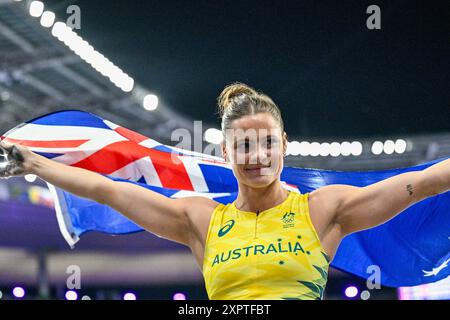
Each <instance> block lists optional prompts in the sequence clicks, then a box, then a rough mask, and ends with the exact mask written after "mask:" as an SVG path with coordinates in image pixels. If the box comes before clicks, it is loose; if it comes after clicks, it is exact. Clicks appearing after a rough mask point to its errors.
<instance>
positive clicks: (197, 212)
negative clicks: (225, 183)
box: [180, 196, 220, 217]
mask: <svg viewBox="0 0 450 320" xmlns="http://www.w3.org/2000/svg"><path fill="white" fill-rule="evenodd" d="M182 199H183V201H185V205H186V213H187V215H188V216H189V217H198V216H202V215H209V214H211V213H212V212H213V211H214V209H215V208H216V207H217V206H218V205H219V204H220V203H219V202H217V201H215V200H212V199H209V198H205V197H200V196H195V197H187V198H182ZM180 200H181V199H180Z"/></svg>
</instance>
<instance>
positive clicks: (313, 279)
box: [0, 83, 450, 299]
mask: <svg viewBox="0 0 450 320" xmlns="http://www.w3.org/2000/svg"><path fill="white" fill-rule="evenodd" d="M218 104H219V111H220V114H221V116H222V131H223V135H224V137H223V138H224V139H223V142H222V143H221V148H222V153H223V157H224V159H225V160H226V161H227V162H230V163H231V165H232V169H233V173H234V175H235V176H236V179H237V182H238V187H239V190H238V191H239V192H238V196H237V198H236V200H235V201H234V202H233V203H230V204H227V205H223V204H220V203H218V202H216V201H214V200H211V199H207V198H203V197H187V198H181V199H170V198H167V197H165V196H163V195H161V194H158V193H156V192H153V191H150V190H147V189H145V188H142V187H139V186H136V185H133V184H130V183H126V182H116V181H112V180H110V179H108V178H106V177H103V176H101V175H99V174H96V173H94V172H90V171H87V170H84V169H80V168H76V167H70V166H66V165H64V164H61V163H57V162H55V161H52V160H49V159H47V158H45V157H42V156H40V155H38V154H36V153H33V152H31V150H29V149H28V148H26V147H24V146H20V145H9V144H8V145H7V144H5V143H2V144H1V147H2V151H3V156H4V157H5V158H6V157H7V158H8V159H9V161H8V162H3V164H2V165H1V164H0V177H3V178H7V177H10V176H17V175H25V174H34V175H37V176H39V177H40V178H41V179H43V180H45V181H47V182H49V183H51V184H53V185H55V186H58V187H59V188H62V189H64V190H66V191H68V192H70V193H73V194H75V195H78V196H80V197H84V198H89V199H91V200H94V201H96V202H99V203H102V204H105V205H108V206H110V207H111V208H113V209H115V210H117V211H118V212H121V213H122V214H123V215H125V216H126V217H128V218H129V219H130V220H132V221H134V222H135V223H136V224H138V225H140V226H141V227H143V228H144V229H146V230H148V231H149V232H151V233H154V234H156V235H158V236H160V237H163V238H166V239H169V240H172V241H175V242H178V243H181V244H184V245H186V246H188V247H189V248H190V249H191V251H192V253H193V255H194V257H195V259H196V261H197V263H198V265H199V266H200V269H201V270H202V273H203V276H204V280H205V285H206V290H207V293H208V297H209V298H210V299H321V298H322V295H323V291H324V288H325V285H326V280H327V274H328V266H329V264H330V261H331V260H332V259H333V256H334V254H335V252H336V250H337V247H338V245H339V243H340V242H341V240H342V238H343V237H345V236H346V235H348V234H350V233H353V232H356V231H360V230H364V229H368V228H372V227H375V226H378V225H380V224H382V223H384V222H386V221H388V220H389V219H391V218H393V217H394V216H395V215H397V214H398V213H400V212H401V211H403V210H405V209H406V208H407V207H409V206H411V205H413V204H414V203H416V202H418V201H421V200H423V199H425V198H427V197H431V196H434V195H437V194H439V193H443V192H446V191H448V190H449V188H450V160H446V161H442V162H440V163H438V164H435V165H433V166H431V167H429V168H427V169H425V170H423V171H416V172H408V173H404V174H400V175H397V176H394V177H391V178H389V179H386V180H383V181H381V182H378V183H375V184H372V185H369V186H366V187H354V186H349V185H328V186H324V187H322V188H319V189H317V190H315V191H313V192H311V193H306V194H300V193H297V192H294V191H288V190H287V189H285V187H284V185H283V184H282V183H281V181H280V175H281V171H282V168H283V158H284V154H285V152H286V148H287V136H286V133H285V132H284V127H283V120H282V117H281V113H280V110H279V108H278V107H277V106H276V104H275V103H274V102H273V101H272V100H271V99H270V98H269V97H268V96H267V95H265V94H263V93H260V92H256V91H255V90H254V89H252V88H250V87H249V86H247V85H245V84H241V83H235V84H232V85H229V86H227V87H226V88H225V89H224V90H223V92H222V93H221V95H220V96H219V99H218ZM242 133H243V134H242ZM0 160H1V154H0ZM380 241H383V239H380Z"/></svg>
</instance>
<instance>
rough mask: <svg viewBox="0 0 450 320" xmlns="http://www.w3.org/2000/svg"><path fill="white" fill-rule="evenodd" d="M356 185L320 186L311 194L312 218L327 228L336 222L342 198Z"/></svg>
mask: <svg viewBox="0 0 450 320" xmlns="http://www.w3.org/2000/svg"><path fill="white" fill-rule="evenodd" d="M354 188H355V187H353V186H349V185H344V184H333V185H328V186H324V187H321V188H318V189H316V190H314V191H313V192H311V193H310V194H309V199H308V206H309V209H310V214H311V219H312V220H313V221H314V220H315V221H316V222H317V224H318V225H320V226H324V227H325V229H328V228H329V227H332V226H333V224H334V223H335V222H336V212H337V208H338V207H339V205H340V203H341V201H342V199H343V198H344V197H345V195H346V194H348V192H351V190H352V189H354Z"/></svg>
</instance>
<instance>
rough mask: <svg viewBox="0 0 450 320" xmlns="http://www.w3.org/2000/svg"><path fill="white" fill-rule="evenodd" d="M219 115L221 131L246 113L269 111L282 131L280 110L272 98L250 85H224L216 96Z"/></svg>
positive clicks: (238, 83)
mask: <svg viewBox="0 0 450 320" xmlns="http://www.w3.org/2000/svg"><path fill="white" fill-rule="evenodd" d="M217 104H218V110H219V115H220V117H221V118H222V132H224V134H225V131H226V129H230V128H231V123H232V122H233V121H234V120H236V119H240V118H242V117H244V116H246V115H252V114H257V113H262V112H268V113H270V114H271V115H272V116H273V118H274V119H275V120H276V121H277V122H278V124H279V125H280V128H281V131H282V132H283V131H284V123H283V119H282V117H281V111H280V109H279V108H278V106H277V105H276V104H275V102H273V100H272V99H271V98H270V97H269V96H267V95H265V94H264V93H262V92H257V91H256V90H255V89H253V88H252V87H250V86H248V85H246V84H244V83H240V82H236V83H233V84H230V85H228V86H226V87H225V88H224V89H223V91H222V93H221V94H220V95H219V97H218V98H217Z"/></svg>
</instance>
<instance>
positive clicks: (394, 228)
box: [2, 110, 450, 287]
mask: <svg viewBox="0 0 450 320" xmlns="http://www.w3.org/2000/svg"><path fill="white" fill-rule="evenodd" d="M3 139H4V140H5V141H6V142H9V143H13V144H14V143H17V144H21V145H24V146H27V147H29V148H30V149H31V150H32V151H34V152H36V153H38V154H40V155H42V156H45V157H47V158H49V159H52V160H54V161H57V162H60V163H64V164H66V165H70V166H75V167H80V168H84V169H87V170H90V171H94V172H97V173H99V174H102V175H104V176H106V177H108V178H110V179H113V180H116V181H126V182H129V183H134V184H137V185H139V186H141V187H144V188H147V189H150V190H152V191H155V192H158V193H160V194H163V195H165V196H167V197H171V198H181V197H188V196H193V195H196V196H204V197H208V198H211V199H214V200H216V201H218V202H221V203H224V204H226V203H230V202H232V201H233V200H234V199H235V198H236V196H237V191H238V186H237V183H236V179H235V177H234V175H233V172H232V170H231V166H230V165H229V164H227V163H226V162H224V161H223V159H222V158H218V157H214V156H210V155H206V154H202V153H196V152H192V151H187V150H182V149H179V148H176V147H172V146H167V145H163V144H161V143H159V142H157V141H155V140H153V139H150V138H148V137H145V136H143V135H141V134H139V133H136V132H134V131H131V130H129V129H127V128H124V127H121V126H119V125H117V124H114V123H112V122H110V121H108V120H104V119H101V118H100V117H98V116H96V115H94V114H91V113H87V112H83V111H77V110H68V111H60V112H56V113H51V114H47V115H44V116H42V117H39V118H36V119H33V120H31V121H28V122H26V123H23V124H20V125H18V126H17V127H15V128H13V129H11V130H10V131H8V132H7V133H5V134H4V135H3V136H2V140H3ZM442 160H444V159H440V160H435V161H432V162H429V163H425V164H422V165H418V166H414V167H409V168H400V169H392V170H384V171H369V172H340V171H329V170H319V169H306V168H293V167H285V168H284V169H283V171H282V174H281V181H282V183H283V184H284V186H285V188H287V189H289V190H293V191H295V192H301V193H308V192H311V191H313V190H315V189H317V188H320V187H322V186H325V185H329V184H347V185H353V186H359V187H362V186H366V185H369V184H372V183H375V182H378V181H381V180H384V179H387V178H389V177H392V176H394V175H397V174H401V173H404V172H408V171H417V170H423V169H425V168H427V167H429V166H430V165H432V164H434V163H437V162H439V161H442ZM48 186H49V189H50V190H51V192H52V193H53V196H54V199H55V211H56V216H57V220H58V224H59V227H60V231H61V233H62V235H63V237H64V238H65V240H66V241H67V242H68V244H69V245H70V246H72V247H73V246H74V245H75V243H76V242H77V241H79V239H80V237H81V236H82V234H83V233H85V232H87V231H99V232H104V233H108V234H126V233H131V232H136V231H141V230H142V228H141V227H139V226H138V225H136V224H134V223H133V222H132V221H130V220H128V219H127V218H126V217H124V216H123V215H122V214H120V213H119V212H116V211H115V210H113V209H111V208H110V207H108V206H106V205H102V204H99V203H96V202H93V201H91V200H88V199H84V198H80V197H77V196H75V195H73V194H70V193H68V192H66V191H64V190H62V189H60V188H57V187H55V186H53V185H50V184H48ZM449 258H450V192H447V193H443V194H440V195H437V196H434V197H432V198H428V199H425V200H423V201H421V202H419V203H417V204H415V205H414V206H411V207H410V208H408V209H406V210H404V211H403V212H402V213H401V214H399V215H398V216H396V217H395V218H394V219H391V220H390V221H388V222H387V223H385V224H383V225H381V226H378V227H376V228H373V229H370V230H365V231H361V232H358V233H354V234H351V235H349V236H347V237H346V238H345V239H344V240H343V241H342V242H341V244H340V246H339V249H338V251H337V254H336V256H335V257H334V260H333V261H332V264H331V265H332V266H333V267H335V268H338V269H340V270H343V271H346V272H350V273H353V274H355V275H358V276H360V277H363V278H368V277H369V276H370V275H371V273H370V271H368V270H371V269H370V267H371V266H374V265H375V266H378V267H379V268H380V270H381V284H382V285H386V286H392V287H399V286H413V285H419V284H424V283H430V282H436V281H438V280H441V279H444V278H446V277H448V276H449V275H450V268H447V264H446V263H445V262H448V261H449V260H448V259H449Z"/></svg>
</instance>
